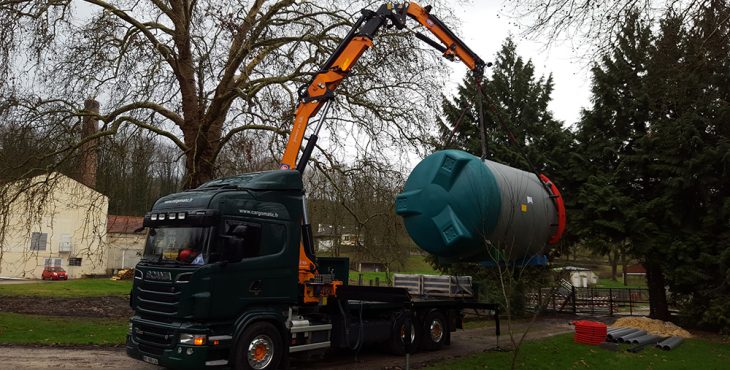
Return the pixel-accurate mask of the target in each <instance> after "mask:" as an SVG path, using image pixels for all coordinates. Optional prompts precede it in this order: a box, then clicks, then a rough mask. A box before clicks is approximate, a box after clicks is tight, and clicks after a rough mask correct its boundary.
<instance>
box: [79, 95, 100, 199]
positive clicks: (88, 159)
mask: <svg viewBox="0 0 730 370" xmlns="http://www.w3.org/2000/svg"><path fill="white" fill-rule="evenodd" d="M84 111H85V112H86V113H87V114H93V115H98V114H99V102H98V101H96V100H94V99H86V101H84ZM98 121H99V120H98V119H97V118H96V117H93V116H84V118H83V122H82V126H81V140H84V139H86V138H87V137H89V136H91V135H94V134H95V133H96V131H97V130H98V126H97V125H98ZM97 141H98V140H97V139H94V140H90V141H87V142H85V143H83V144H81V183H82V184H84V185H86V186H88V187H90V188H92V189H95V188H96V146H97Z"/></svg>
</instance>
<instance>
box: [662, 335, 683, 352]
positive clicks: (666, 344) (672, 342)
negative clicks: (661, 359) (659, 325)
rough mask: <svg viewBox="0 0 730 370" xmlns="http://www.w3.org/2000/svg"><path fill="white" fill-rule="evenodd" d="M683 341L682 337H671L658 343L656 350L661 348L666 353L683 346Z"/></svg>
mask: <svg viewBox="0 0 730 370" xmlns="http://www.w3.org/2000/svg"><path fill="white" fill-rule="evenodd" d="M683 340H684V339H683V338H682V337H669V338H667V339H665V340H663V341H661V342H659V343H657V344H656V348H661V349H663V350H665V351H669V350H672V349H674V348H677V346H679V345H680V344H682V341H683Z"/></svg>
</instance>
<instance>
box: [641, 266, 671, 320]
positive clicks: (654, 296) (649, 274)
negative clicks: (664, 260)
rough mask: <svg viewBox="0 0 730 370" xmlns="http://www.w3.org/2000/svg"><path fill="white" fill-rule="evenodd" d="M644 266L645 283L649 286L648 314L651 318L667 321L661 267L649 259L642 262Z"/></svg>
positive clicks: (667, 306)
mask: <svg viewBox="0 0 730 370" xmlns="http://www.w3.org/2000/svg"><path fill="white" fill-rule="evenodd" d="M644 267H645V268H646V284H647V286H648V288H649V307H650V314H649V316H650V317H651V318H653V319H659V320H664V321H667V320H669V305H668V304H667V291H666V289H665V286H666V283H665V282H664V273H663V272H662V268H661V266H660V265H659V263H657V262H655V261H652V260H651V259H647V260H646V261H645V262H644Z"/></svg>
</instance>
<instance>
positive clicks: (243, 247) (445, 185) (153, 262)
mask: <svg viewBox="0 0 730 370" xmlns="http://www.w3.org/2000/svg"><path fill="white" fill-rule="evenodd" d="M406 18H412V19H415V20H416V21H418V23H420V24H421V25H423V26H424V27H425V28H426V29H427V30H429V31H430V32H431V33H432V34H433V35H434V36H435V37H436V38H437V39H438V41H435V40H432V39H430V38H428V37H427V36H424V35H423V34H421V33H416V36H417V37H418V38H419V39H421V40H423V41H425V42H426V43H427V44H429V45H431V46H433V47H435V48H436V49H438V50H439V51H441V52H442V53H443V55H444V57H446V58H448V59H451V60H454V59H458V60H459V61H461V62H463V63H464V64H466V65H467V67H469V69H471V70H472V72H473V73H474V74H475V76H476V77H477V78H479V77H481V75H482V74H483V69H484V67H485V63H484V62H483V61H482V60H481V59H480V58H479V57H478V56H477V55H476V54H475V53H473V52H472V51H471V50H470V49H469V48H468V47H466V46H465V45H464V43H463V42H462V41H461V40H459V38H458V37H456V36H455V35H454V34H453V33H452V32H451V31H450V30H449V29H448V28H447V27H446V26H445V25H444V24H443V23H442V22H441V21H440V20H439V19H438V18H436V17H435V16H433V15H431V14H430V7H421V6H419V5H418V4H415V3H411V2H404V3H400V4H392V3H387V4H384V5H383V6H381V7H380V8H379V9H378V10H377V11H368V10H363V12H362V16H361V17H360V19H359V20H358V21H357V22H356V23H355V24H354V26H353V28H352V30H351V31H350V32H349V33H348V34H347V36H346V37H345V38H344V39H343V41H342V42H341V44H340V45H339V47H338V48H337V49H336V50H335V52H334V54H333V55H332V56H331V57H330V58H329V59H328V60H327V62H326V63H325V65H324V66H323V67H322V69H321V70H320V71H319V72H318V73H316V74H315V75H314V77H313V78H312V80H311V82H310V84H308V85H305V86H303V87H302V89H300V92H299V93H300V96H299V106H298V107H297V109H296V117H295V120H294V126H293V128H292V130H291V134H290V137H289V142H288V144H287V147H286V150H285V152H284V154H283V157H282V161H281V164H280V169H279V170H273V171H266V172H258V173H249V174H243V175H240V176H235V177H230V178H225V179H219V180H213V181H210V182H208V183H206V184H203V185H202V186H200V187H198V188H196V189H192V190H188V191H184V192H181V193H176V194H171V195H168V196H165V197H163V198H161V199H159V200H157V202H156V203H155V204H154V206H153V207H152V209H151V211H150V212H149V213H147V214H146V215H145V218H144V226H145V227H146V228H147V235H148V236H147V241H146V246H145V249H144V256H143V258H142V260H141V261H140V262H139V264H138V265H137V266H136V269H135V276H134V284H133V287H132V292H131V295H130V305H131V307H132V309H133V310H134V316H133V317H132V318H131V319H130V323H129V334H128V336H127V344H126V350H127V353H128V355H129V356H131V357H133V358H136V359H139V360H142V361H146V362H148V363H152V364H156V365H160V366H165V367H169V368H176V369H204V368H233V369H259V370H261V369H266V370H271V369H285V368H287V367H288V364H289V360H290V357H291V356H307V355H310V354H320V353H322V352H326V351H329V350H332V349H344V350H348V349H349V350H353V351H358V350H359V349H361V348H362V347H363V346H366V345H368V344H380V345H382V346H384V347H386V348H387V349H388V350H390V351H391V352H392V353H394V354H404V353H411V352H412V351H415V350H436V349H439V348H441V347H442V346H444V345H448V344H449V343H450V340H451V333H452V332H453V331H455V330H456V329H458V328H461V327H462V319H463V312H464V309H466V308H481V309H490V310H493V311H494V312H495V320H498V315H497V314H496V312H498V310H497V309H498V307H497V306H496V305H493V304H485V303H478V302H477V301H476V300H475V299H473V298H470V297H468V296H467V295H463V294H461V289H460V286H459V284H460V283H459V282H460V280H459V279H456V280H455V281H454V284H455V286H456V288H457V289H456V291H455V292H454V294H446V295H445V296H440V297H435V296H434V295H433V294H429V292H428V291H423V290H418V289H416V291H414V290H409V288H407V287H400V288H399V287H372V286H352V285H349V284H348V281H349V276H348V274H349V262H348V260H347V259H346V258H324V257H319V258H317V257H315V256H314V253H313V252H312V250H313V248H312V246H313V238H312V228H311V226H310V223H309V220H308V215H307V207H306V204H307V203H306V196H305V191H304V186H303V183H302V173H303V172H304V169H305V168H306V164H307V161H308V159H309V157H310V155H311V153H312V151H313V149H314V147H315V143H316V141H317V133H318V131H319V129H320V128H321V126H322V123H323V121H324V119H325V116H326V113H327V111H328V108H329V105H330V104H331V103H332V98H333V96H334V90H335V89H336V87H337V86H338V85H339V84H340V82H342V80H343V79H344V78H345V77H346V76H347V75H348V73H349V72H350V70H351V68H352V66H353V65H354V64H355V63H356V62H357V60H358V58H359V57H360V56H361V55H362V53H363V52H364V51H365V50H367V49H368V48H369V47H371V46H372V40H373V37H374V36H375V35H376V33H377V32H378V31H379V29H380V28H381V27H382V26H385V25H387V26H394V27H396V28H398V29H402V28H404V27H405V21H406ZM320 109H321V110H322V112H321V113H320V114H319V117H318V124H317V125H316V128H315V129H314V130H313V131H312V132H310V134H309V137H308V139H307V145H306V146H305V148H304V150H303V151H302V154H301V156H299V152H300V148H301V144H302V141H303V139H304V132H305V131H306V128H307V124H308V123H309V121H310V119H311V118H313V117H314V116H315V115H317V114H318V112H320ZM297 157H300V159H299V161H297ZM442 157H443V158H442ZM442 157H433V158H436V159H434V160H431V161H429V162H426V165H425V166H426V167H424V168H426V170H425V171H420V170H419V171H414V174H415V175H413V176H412V177H423V176H430V177H432V179H431V180H432V181H431V180H429V181H427V182H423V181H420V180H422V179H413V180H412V179H409V180H408V182H407V183H406V189H405V190H406V191H404V193H403V194H402V196H400V197H399V199H398V205H397V207H396V210H397V212H398V213H399V214H401V216H403V217H405V218H407V219H406V221H407V222H406V224H407V225H411V226H412V227H411V228H409V230H408V231H409V233H411V236H412V237H413V236H414V235H420V234H421V232H422V231H423V232H426V231H427V230H428V229H429V228H437V229H438V232H436V233H432V232H430V231H428V233H429V235H435V236H434V237H428V238H423V237H419V238H414V240H416V242H417V243H419V245H420V246H421V247H422V248H424V249H425V250H427V251H429V252H431V253H434V251H446V252H447V253H445V255H448V256H449V257H450V258H453V257H454V255H455V254H454V253H452V252H453V251H451V250H448V249H449V248H452V249H453V248H457V249H460V250H461V249H463V248H464V247H465V245H466V244H469V243H473V242H470V240H471V241H474V240H476V241H477V243H479V238H478V236H479V235H481V234H479V230H476V229H472V228H473V227H476V228H477V229H480V230H481V228H482V226H479V225H477V224H480V222H481V223H484V222H482V221H480V219H479V217H476V218H475V217H467V218H464V217H462V218H460V217H459V215H458V214H459V213H463V212H467V213H468V212H471V213H474V211H473V209H471V207H470V205H469V202H464V199H465V198H464V197H469V194H465V193H458V192H463V191H464V189H467V191H474V190H476V191H480V190H479V189H473V188H471V187H470V186H468V185H469V184H471V183H472V182H471V180H472V179H474V178H475V177H474V176H487V175H485V174H490V173H491V172H489V171H487V170H485V169H483V168H481V167H480V166H483V164H482V162H481V161H480V160H479V159H478V158H476V157H473V156H472V157H470V156H469V155H468V154H466V153H462V154H459V153H447V155H444V156H442ZM419 166H420V165H419ZM417 168H418V167H417ZM500 171H501V170H500ZM499 173H501V172H499ZM434 174H435V175H434ZM528 175H529V174H528ZM528 175H525V176H528ZM490 176H491V175H490ZM499 176H500V178H501V177H502V176H501V175H499ZM528 177H529V176H528ZM515 178H519V179H520V180H519V181H520V182H521V181H522V179H524V178H526V177H524V176H522V177H515ZM533 180H535V179H532V180H530V181H533ZM500 181H502V180H499V181H496V180H494V179H491V180H489V181H488V183H489V184H493V188H494V189H496V190H495V191H500V189H506V187H507V185H505V184H503V182H500ZM538 181H539V180H538ZM455 184H456V185H455ZM458 184H465V185H466V186H457V185H458ZM542 185H545V187H541V186H537V187H532V188H531V189H542V190H539V191H543V194H538V195H535V194H533V195H529V194H528V195H527V198H525V199H527V200H520V199H511V198H504V197H503V199H501V200H500V198H499V197H496V198H495V197H486V198H489V199H497V200H499V201H500V202H501V203H500V204H492V205H485V206H484V207H487V208H484V207H481V208H479V209H488V207H493V208H494V207H496V208H494V209H488V210H489V211H490V214H491V215H493V216H490V217H493V218H494V217H498V216H497V215H500V214H503V215H507V216H508V217H501V216H500V217H501V218H502V219H504V220H506V221H505V222H508V223H511V222H513V221H515V220H516V219H517V218H520V217H523V216H524V217H527V216H529V215H530V213H529V212H528V209H529V210H530V212H531V210H532V209H533V206H534V204H533V199H537V198H533V197H542V198H550V199H553V200H554V199H558V197H559V194H558V195H556V194H553V193H551V192H550V190H549V187H548V186H547V184H542ZM459 189H462V190H459ZM511 190H515V191H514V192H511V193H513V194H523V193H524V191H523V190H524V189H521V188H520V189H517V188H515V189H511ZM448 194H451V195H448ZM447 195H448V196H447ZM521 196H522V195H520V197H521ZM481 198H483V197H479V199H481ZM542 198H541V199H542ZM423 202H429V203H430V204H429V206H428V207H421V206H419V203H423ZM509 202H522V203H524V204H521V205H520V206H521V207H522V208H521V209H522V212H517V213H515V212H508V209H507V208H504V207H507V206H508V205H507V204H506V203H509ZM540 204H544V202H543V203H540ZM528 207H529V208H528ZM500 209H501V210H507V211H505V212H501V211H499V210H500ZM492 211H494V212H492ZM500 212H501V213H500ZM432 213H433V214H432ZM552 214H553V213H550V215H552ZM472 216H473V215H472ZM408 218H411V219H410V220H411V221H410V222H409V221H408ZM547 218H550V219H551V220H549V222H550V226H540V227H542V228H544V227H548V228H553V229H556V230H557V229H560V226H556V225H558V224H559V222H557V221H556V222H557V223H556V222H554V220H552V218H553V217H552V216H550V217H545V216H544V217H541V218H540V219H541V220H542V219H547ZM467 219H469V220H472V221H475V222H476V223H474V222H472V223H474V225H477V226H473V225H472V224H469V223H464V222H462V221H464V220H467ZM497 221H498V220H496V219H495V220H491V221H490V222H487V223H489V224H490V225H491V224H492V223H494V225H491V227H492V229H490V230H492V231H489V232H491V233H492V234H494V233H500V234H504V233H503V232H502V231H501V230H506V231H508V232H512V231H511V229H510V225H508V224H502V223H499V222H497ZM495 222H497V223H495ZM530 222H532V221H530ZM563 225H564V219H563ZM540 230H541V234H539V235H546V234H547V232H542V229H540ZM483 231H485V232H486V231H487V230H486V229H485V230H483ZM475 232H476V234H475ZM485 235H486V234H485ZM504 235H507V234H504ZM536 235H538V234H536ZM558 238H559V235H558ZM436 239H439V240H440V241H438V243H437V244H436V245H433V246H430V247H429V246H427V245H422V244H423V243H426V244H428V243H430V242H432V241H434V242H435V241H437V240H436ZM495 240H496V239H495ZM539 242H541V243H542V244H543V245H544V242H545V241H544V240H540V241H539ZM467 247H468V248H466V249H464V250H468V251H470V254H473V253H471V252H473V250H474V248H472V247H473V246H467ZM470 248H471V249H470ZM434 254H437V253H434ZM456 254H458V253H456ZM457 257H458V256H457ZM472 257H474V256H472ZM416 284H419V283H418V282H416ZM449 284H451V280H449ZM423 293H425V294H423ZM497 323H498V321H497ZM496 330H497V332H498V330H499V326H498V325H497V326H496Z"/></svg>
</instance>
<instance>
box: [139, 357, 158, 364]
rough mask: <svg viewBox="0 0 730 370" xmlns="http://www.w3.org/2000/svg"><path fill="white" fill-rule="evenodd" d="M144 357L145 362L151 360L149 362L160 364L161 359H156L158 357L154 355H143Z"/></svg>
mask: <svg viewBox="0 0 730 370" xmlns="http://www.w3.org/2000/svg"><path fill="white" fill-rule="evenodd" d="M142 359H143V360H144V362H149V363H151V364H153V365H159V364H160V361H159V360H157V359H156V358H154V357H150V356H142Z"/></svg>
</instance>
